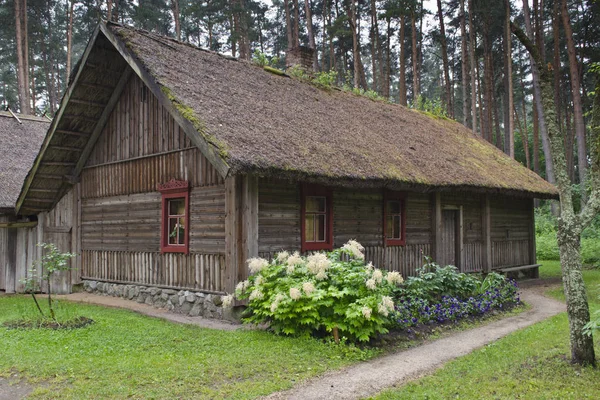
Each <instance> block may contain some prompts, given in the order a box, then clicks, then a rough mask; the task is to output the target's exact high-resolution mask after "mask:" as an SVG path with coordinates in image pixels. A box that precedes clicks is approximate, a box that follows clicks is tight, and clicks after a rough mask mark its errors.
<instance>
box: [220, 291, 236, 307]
mask: <svg viewBox="0 0 600 400" xmlns="http://www.w3.org/2000/svg"><path fill="white" fill-rule="evenodd" d="M233 300H234V298H233V295H232V294H228V295H227V296H223V297H221V301H222V302H223V308H231V306H233Z"/></svg>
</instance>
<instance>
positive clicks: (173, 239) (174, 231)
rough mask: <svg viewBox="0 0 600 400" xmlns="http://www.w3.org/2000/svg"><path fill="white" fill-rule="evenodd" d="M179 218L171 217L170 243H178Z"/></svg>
mask: <svg viewBox="0 0 600 400" xmlns="http://www.w3.org/2000/svg"><path fill="white" fill-rule="evenodd" d="M177 220H178V219H177V218H169V244H177V226H178V224H177Z"/></svg>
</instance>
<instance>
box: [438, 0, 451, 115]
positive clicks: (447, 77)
mask: <svg viewBox="0 0 600 400" xmlns="http://www.w3.org/2000/svg"><path fill="white" fill-rule="evenodd" d="M437 7H438V19H439V21H440V42H441V46H442V64H443V68H444V86H445V89H446V94H445V96H444V103H445V105H446V112H447V113H448V115H449V116H450V117H451V118H453V117H454V107H453V106H452V89H451V87H452V86H451V82H450V66H449V63H448V45H447V44H446V29H445V26H444V12H443V10H442V0H437Z"/></svg>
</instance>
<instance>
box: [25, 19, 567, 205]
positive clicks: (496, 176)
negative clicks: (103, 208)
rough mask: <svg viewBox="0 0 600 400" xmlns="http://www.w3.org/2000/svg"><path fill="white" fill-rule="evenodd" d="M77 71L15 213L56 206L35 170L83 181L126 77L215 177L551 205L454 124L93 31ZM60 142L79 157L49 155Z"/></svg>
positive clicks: (201, 53) (127, 31)
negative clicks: (453, 192) (507, 197)
mask: <svg viewBox="0 0 600 400" xmlns="http://www.w3.org/2000/svg"><path fill="white" fill-rule="evenodd" d="M78 65H79V67H78V70H77V73H76V75H75V78H74V79H73V82H72V83H71V85H70V86H69V89H68V91H67V94H66V95H65V97H64V98H63V102H62V104H61V111H59V114H58V115H57V117H56V118H55V123H54V124H53V126H52V127H51V129H50V131H49V134H48V136H47V137H46V140H45V141H44V145H43V147H42V152H41V154H40V156H39V157H38V160H36V163H35V165H34V168H33V170H32V172H31V174H30V176H29V177H28V179H27V180H26V182H25V185H24V188H23V192H22V194H21V197H20V198H19V203H18V207H20V206H21V205H22V206H23V207H25V208H27V207H29V209H30V210H39V209H40V208H48V207H50V206H51V205H53V204H50V203H52V201H50V200H48V203H49V204H44V202H43V201H42V199H40V201H39V202H37V203H36V202H32V201H30V198H31V196H29V195H28V194H27V193H28V189H29V187H36V186H39V185H46V186H44V187H48V186H47V185H48V183H46V182H43V181H42V180H40V179H38V178H36V176H37V175H36V174H37V173H39V170H40V169H41V168H45V174H46V175H49V174H54V176H57V177H58V176H62V175H64V176H65V177H66V178H70V177H74V176H75V177H76V175H77V174H78V173H79V172H80V171H81V168H83V166H84V165H85V161H86V159H87V156H89V152H90V151H91V150H90V148H91V147H93V144H94V143H95V140H96V138H97V134H98V133H99V131H101V129H99V128H101V127H102V126H103V122H102V116H103V115H104V114H106V111H107V110H110V104H111V101H112V100H111V98H113V97H115V93H118V90H119V89H118V88H119V82H120V81H122V80H123V78H124V77H126V76H125V73H126V72H127V71H130V70H132V71H133V72H134V73H136V74H138V75H139V76H140V77H141V78H142V80H143V81H144V82H145V83H146V84H147V85H148V86H149V88H150V90H151V91H152V92H153V94H154V95H155V96H156V97H157V98H158V99H159V101H161V103H162V104H163V105H164V106H165V107H166V108H167V110H169V111H170V112H171V113H172V114H173V117H174V118H175V120H176V121H178V123H179V124H180V125H182V128H183V129H184V131H185V132H186V133H187V134H188V135H189V136H190V138H191V139H192V142H193V143H195V144H196V145H197V146H198V147H199V148H200V150H201V151H202V152H203V153H204V155H205V156H206V157H207V158H208V159H209V160H210V161H211V162H212V163H213V165H214V166H215V167H216V168H217V170H218V171H219V172H220V173H221V175H223V176H227V175H233V174H240V173H256V174H260V175H275V176H279V177H288V178H290V179H301V180H314V181H323V182H328V183H335V184H343V185H347V186H374V187H391V188H415V189H419V190H448V189H457V190H476V191H487V192H504V193H513V194H519V195H525V196H536V197H556V196H557V191H556V188H555V187H554V186H553V185H551V184H549V183H548V182H546V181H545V180H543V179H542V178H540V177H539V176H538V175H536V174H535V173H533V172H532V171H530V170H528V169H527V168H525V167H523V166H522V165H521V164H519V163H518V162H516V161H514V160H511V159H510V158H509V157H507V156H506V155H505V154H503V153H502V152H501V151H500V150H498V149H496V148H495V147H494V146H493V145H491V144H489V143H487V142H486V141H484V140H482V139H481V138H479V137H476V136H474V135H473V134H472V133H471V131H469V130H468V129H466V128H464V127H463V126H462V125H460V124H458V123H456V122H452V121H449V120H443V119H436V118H432V117H430V116H427V115H424V114H422V113H420V112H417V111H414V110H411V109H408V108H406V107H402V106H399V105H393V104H387V103H384V102H380V101H373V100H370V99H368V98H366V97H363V96H356V95H353V94H351V93H346V92H343V91H340V90H336V89H330V90H325V89H320V88H317V87H315V86H313V85H311V84H308V83H305V82H302V81H300V80H297V79H292V78H290V77H288V76H282V75H278V74H273V73H270V72H268V71H265V70H264V69H263V68H260V67H258V66H255V65H252V64H250V63H248V62H245V61H241V60H236V59H233V58H231V57H227V56H223V55H219V54H217V53H214V52H210V51H206V50H203V49H200V48H197V47H194V46H191V45H189V44H185V43H181V42H177V41H175V40H173V39H169V38H165V37H161V36H157V35H154V34H151V33H148V32H146V31H141V30H136V29H133V28H129V27H124V26H121V25H117V24H113V23H108V24H106V25H104V24H101V25H100V26H99V29H98V30H97V32H96V33H95V35H94V37H93V38H92V39H91V41H90V43H89V45H88V48H87V49H86V53H84V57H83V59H82V60H81V62H80V63H79V64H78ZM94 85H96V87H98V88H103V89H105V91H104V92H102V91H99V90H94ZM111 88H114V92H111ZM111 93H112V95H111ZM72 98H75V99H77V101H73V100H72ZM86 103H87V104H90V107H84V106H83V105H84V104H86ZM61 112H64V113H63V115H62V116H61V115H60V113H61ZM69 134H70V136H69ZM77 134H79V136H78V135H77ZM67 138H68V139H67ZM67 140H68V141H69V143H70V144H69V145H70V146H71V147H74V148H77V149H80V150H77V149H73V151H71V152H65V151H63V152H62V153H61V152H57V151H52V150H51V149H52V147H53V146H54V147H60V146H64V143H66V141H67ZM71 142H72V143H73V144H71ZM69 182H70V179H63V180H62V181H59V180H57V181H56V183H55V186H53V187H54V188H56V191H57V193H56V195H55V196H53V197H52V196H49V197H48V198H49V199H53V201H54V202H56V201H57V200H58V199H59V198H60V194H61V193H65V191H66V190H67V189H68V187H69V184H70V183H69Z"/></svg>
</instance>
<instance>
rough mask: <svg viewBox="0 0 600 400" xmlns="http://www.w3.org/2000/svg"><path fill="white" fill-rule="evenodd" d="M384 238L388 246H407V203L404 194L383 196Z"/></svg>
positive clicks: (385, 194)
mask: <svg viewBox="0 0 600 400" xmlns="http://www.w3.org/2000/svg"><path fill="white" fill-rule="evenodd" d="M383 237H384V242H385V245H386V246H404V245H405V244H406V201H405V197H404V195H403V194H402V193H398V192H385V193H384V195H383Z"/></svg>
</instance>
